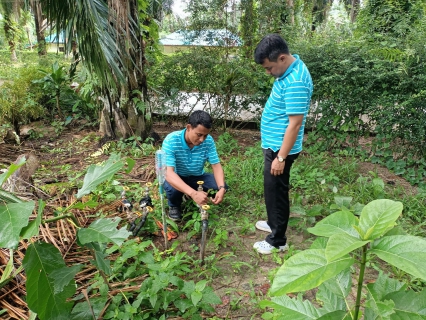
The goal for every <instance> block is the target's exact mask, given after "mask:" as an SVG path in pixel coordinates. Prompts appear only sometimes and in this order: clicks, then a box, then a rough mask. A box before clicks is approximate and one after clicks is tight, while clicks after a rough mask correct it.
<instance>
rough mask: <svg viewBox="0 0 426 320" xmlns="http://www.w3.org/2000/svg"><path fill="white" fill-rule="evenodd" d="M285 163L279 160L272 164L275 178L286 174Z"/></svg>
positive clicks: (272, 172)
mask: <svg viewBox="0 0 426 320" xmlns="http://www.w3.org/2000/svg"><path fill="white" fill-rule="evenodd" d="M284 167H285V161H284V162H279V161H278V159H277V158H275V159H274V161H272V163H271V174H272V175H273V176H279V175H281V174H283V173H284Z"/></svg>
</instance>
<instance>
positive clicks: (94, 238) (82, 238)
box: [77, 218, 132, 246]
mask: <svg viewBox="0 0 426 320" xmlns="http://www.w3.org/2000/svg"><path fill="white" fill-rule="evenodd" d="M120 220H121V219H120V218H114V219H109V218H101V219H98V220H95V221H94V222H93V223H92V224H91V225H90V226H89V227H88V228H82V229H79V230H78V232H77V237H78V241H79V243H81V244H82V245H84V244H86V243H90V242H99V243H110V242H113V243H115V244H116V245H118V246H120V245H121V244H122V243H123V241H124V240H126V239H127V238H128V237H129V236H130V235H131V234H132V233H131V232H129V231H127V230H126V228H121V229H120V230H117V226H118V223H119V222H120Z"/></svg>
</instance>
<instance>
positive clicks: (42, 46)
mask: <svg viewBox="0 0 426 320" xmlns="http://www.w3.org/2000/svg"><path fill="white" fill-rule="evenodd" d="M30 7H31V11H32V13H33V15H34V25H35V30H36V37H37V51H38V55H39V56H40V57H43V56H45V55H46V54H47V51H46V40H45V35H44V31H45V30H46V28H47V20H46V19H45V18H44V16H43V12H42V9H41V3H40V1H38V0H30Z"/></svg>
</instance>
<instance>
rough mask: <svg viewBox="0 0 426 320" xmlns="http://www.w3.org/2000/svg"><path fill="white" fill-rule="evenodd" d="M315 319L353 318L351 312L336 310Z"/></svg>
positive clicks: (348, 319)
mask: <svg viewBox="0 0 426 320" xmlns="http://www.w3.org/2000/svg"><path fill="white" fill-rule="evenodd" d="M317 320H353V319H352V317H351V314H350V313H349V312H347V311H342V310H336V311H331V312H329V313H326V314H323V315H322V316H321V317H319V318H317Z"/></svg>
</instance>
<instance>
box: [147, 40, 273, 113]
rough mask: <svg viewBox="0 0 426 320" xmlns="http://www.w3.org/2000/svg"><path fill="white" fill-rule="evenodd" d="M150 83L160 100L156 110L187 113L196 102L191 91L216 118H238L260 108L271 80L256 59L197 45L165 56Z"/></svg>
mask: <svg viewBox="0 0 426 320" xmlns="http://www.w3.org/2000/svg"><path fill="white" fill-rule="evenodd" d="M149 74H150V84H151V88H152V90H154V91H155V92H156V93H159V94H158V95H157V97H158V99H157V101H156V103H157V106H156V107H155V111H157V112H159V113H169V112H170V111H173V113H174V114H176V115H178V116H179V115H184V116H186V115H187V114H188V113H189V112H188V111H185V110H187V109H186V108H185V107H187V108H188V109H190V112H191V111H192V108H193V107H194V105H191V104H190V103H189V102H188V100H189V99H188V94H189V95H194V96H195V95H196V97H197V99H199V101H202V103H203V104H204V105H203V106H204V108H205V110H206V111H208V112H209V113H210V114H211V115H212V116H213V118H214V119H221V120H223V119H225V118H226V119H230V120H235V119H237V118H238V117H239V116H240V114H241V112H243V111H248V110H251V111H252V112H254V114H255V118H256V116H260V107H261V106H263V105H264V103H265V101H266V99H267V97H268V94H269V89H270V85H269V79H268V78H267V76H266V75H265V72H263V71H261V70H260V68H258V67H257V66H255V64H254V62H253V61H251V60H247V59H245V58H243V57H229V56H228V55H227V53H226V51H225V50H224V49H223V48H209V49H206V48H195V49H191V50H190V51H185V52H178V53H176V54H174V55H169V56H164V57H163V60H162V61H161V62H160V63H158V64H157V65H155V66H154V67H152V69H151V70H150V71H149Z"/></svg>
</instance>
